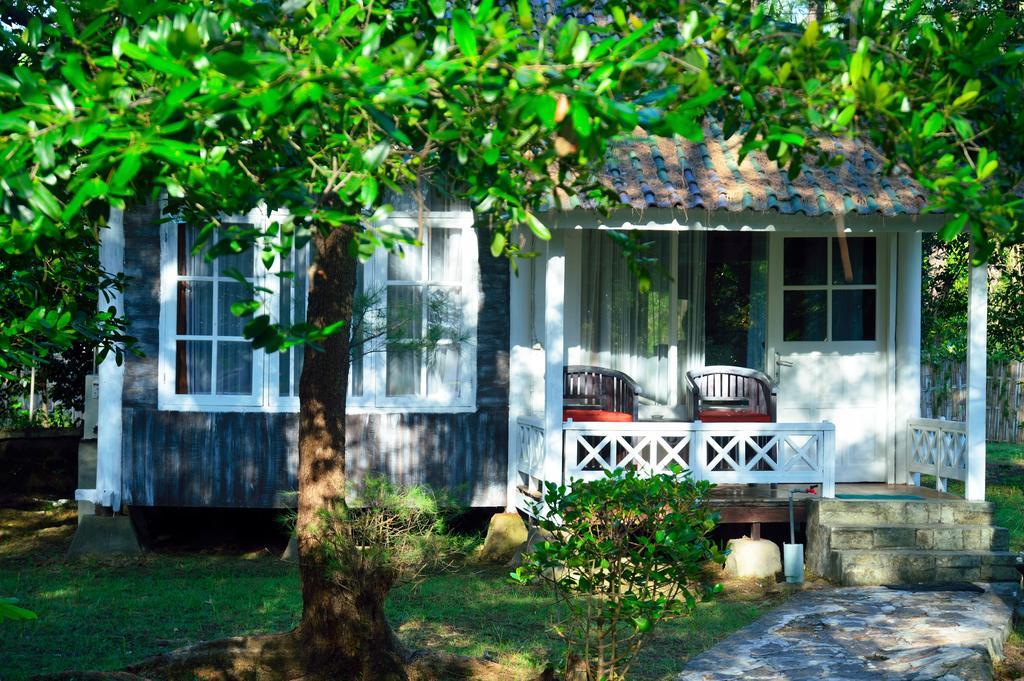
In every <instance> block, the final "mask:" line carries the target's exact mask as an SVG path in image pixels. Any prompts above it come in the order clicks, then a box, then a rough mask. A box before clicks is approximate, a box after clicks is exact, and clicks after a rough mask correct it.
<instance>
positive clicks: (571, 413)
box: [562, 409, 633, 423]
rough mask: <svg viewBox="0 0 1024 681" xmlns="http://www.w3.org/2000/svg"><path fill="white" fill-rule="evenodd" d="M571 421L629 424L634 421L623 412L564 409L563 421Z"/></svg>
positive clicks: (631, 416)
mask: <svg viewBox="0 0 1024 681" xmlns="http://www.w3.org/2000/svg"><path fill="white" fill-rule="evenodd" d="M569 419H572V420H573V421H603V422H605V423H628V422H630V421H632V420H633V415H632V414H627V413H625V412H621V411H605V410H603V409H563V410H562V420H563V421H568V420H569Z"/></svg>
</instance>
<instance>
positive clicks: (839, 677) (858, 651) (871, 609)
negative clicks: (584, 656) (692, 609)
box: [676, 584, 1018, 681]
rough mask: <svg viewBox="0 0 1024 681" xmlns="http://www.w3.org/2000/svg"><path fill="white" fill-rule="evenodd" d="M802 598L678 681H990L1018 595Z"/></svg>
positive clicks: (854, 592)
mask: <svg viewBox="0 0 1024 681" xmlns="http://www.w3.org/2000/svg"><path fill="white" fill-rule="evenodd" d="M978 586H979V587H981V588H982V589H984V593H971V592H966V591H934V592H912V591H898V590H892V589H886V588H884V587H858V588H842V589H827V590H822V591H805V592H802V593H799V594H797V595H795V596H793V597H792V598H791V599H790V600H789V601H787V602H786V603H784V604H783V605H781V606H779V607H778V608H776V609H774V610H772V611H770V612H768V613H767V614H765V615H764V616H763V617H762V618H761V619H759V620H758V621H756V622H754V623H753V624H751V625H749V626H747V627H745V628H743V629H741V630H739V631H738V632H736V633H735V634H733V635H732V636H730V637H729V638H728V639H726V640H725V641H722V642H721V643H719V644H718V645H716V646H715V647H713V648H711V649H710V650H708V651H706V652H705V653H703V654H701V655H699V656H697V657H695V658H693V659H692V660H690V662H689V663H688V664H687V665H686V667H685V669H684V670H683V672H682V673H681V674H679V675H678V676H677V677H676V681H731V680H738V679H742V680H743V681H804V680H806V679H831V680H833V681H876V680H877V681H882V680H885V681H926V680H928V681H935V680H939V681H987V680H990V679H992V678H993V675H992V665H993V663H994V662H995V661H997V660H998V659H999V658H1000V657H1002V651H1003V643H1004V642H1005V641H1006V638H1007V637H1008V636H1009V635H1010V631H1011V617H1012V610H1013V605H1012V604H1013V603H1014V601H1015V599H1016V597H1017V588H1018V587H1017V586H1016V585H1012V584H991V585H990V584H979V585H978Z"/></svg>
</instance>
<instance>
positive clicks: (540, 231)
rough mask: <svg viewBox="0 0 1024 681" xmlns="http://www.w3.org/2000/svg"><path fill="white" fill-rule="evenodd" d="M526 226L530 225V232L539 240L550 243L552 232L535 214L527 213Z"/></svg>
mask: <svg viewBox="0 0 1024 681" xmlns="http://www.w3.org/2000/svg"><path fill="white" fill-rule="evenodd" d="M526 224H527V225H529V227H530V231H531V232H533V233H534V234H535V235H536V236H537V238H538V239H542V240H544V241H548V240H550V239H551V231H550V230H549V229H548V228H547V227H545V226H544V223H543V222H541V221H540V220H538V219H537V216H536V215H534V214H533V213H531V212H529V211H527V212H526Z"/></svg>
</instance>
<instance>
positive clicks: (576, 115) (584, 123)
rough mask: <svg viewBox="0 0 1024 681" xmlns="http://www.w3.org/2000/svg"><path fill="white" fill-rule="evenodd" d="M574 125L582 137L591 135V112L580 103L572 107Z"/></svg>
mask: <svg viewBox="0 0 1024 681" xmlns="http://www.w3.org/2000/svg"><path fill="white" fill-rule="evenodd" d="M572 127H573V129H575V130H576V132H577V133H578V134H579V136H580V137H582V138H584V139H585V138H587V137H590V131H591V123H590V113H589V112H588V111H587V109H586V108H585V107H583V106H581V105H579V104H573V107H572Z"/></svg>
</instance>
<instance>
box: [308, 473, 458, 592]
mask: <svg viewBox="0 0 1024 681" xmlns="http://www.w3.org/2000/svg"><path fill="white" fill-rule="evenodd" d="M446 515H447V511H446V506H445V505H444V504H443V503H442V499H441V498H440V497H439V495H438V494H437V493H436V492H434V491H433V490H432V489H430V488H429V487H426V486H421V485H417V486H398V485H394V484H392V483H391V482H390V481H389V480H388V479H387V478H384V477H381V476H373V477H369V478H368V479H367V480H366V481H365V483H364V484H363V487H362V491H361V493H360V495H359V496H358V497H357V498H356V499H355V501H354V502H353V503H352V504H351V505H349V506H346V507H345V508H344V509H338V510H335V511H332V512H324V513H323V514H322V515H321V523H322V526H321V528H320V531H319V532H318V534H319V536H320V538H321V541H320V547H319V549H320V551H322V552H323V556H324V558H325V559H326V564H327V566H328V570H329V571H330V572H334V573H336V574H342V575H345V576H346V577H349V578H351V577H352V576H358V575H365V576H368V577H370V576H372V578H373V579H379V580H380V584H382V585H386V587H385V588H386V589H387V588H390V587H391V586H393V585H394V584H396V583H398V582H402V581H408V580H410V579H414V578H415V577H417V576H418V575H419V574H420V573H421V572H422V571H423V570H424V569H427V568H436V567H440V566H444V565H446V564H448V563H449V562H450V561H451V560H452V558H453V557H454V556H455V555H456V554H459V553H461V552H462V549H463V547H462V545H461V544H460V543H459V542H458V540H457V539H456V538H453V537H451V536H450V535H448V534H447V533H446V526H445V518H446Z"/></svg>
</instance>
